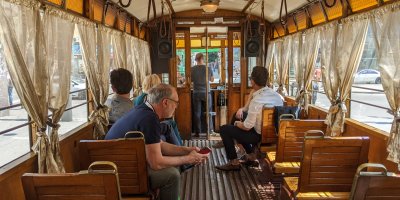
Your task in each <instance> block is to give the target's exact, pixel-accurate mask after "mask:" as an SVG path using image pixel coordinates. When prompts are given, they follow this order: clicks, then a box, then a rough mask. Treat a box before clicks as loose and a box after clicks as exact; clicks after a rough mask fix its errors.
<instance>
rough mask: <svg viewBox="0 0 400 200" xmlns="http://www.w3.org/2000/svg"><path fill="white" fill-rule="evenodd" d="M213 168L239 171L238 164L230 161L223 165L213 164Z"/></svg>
mask: <svg viewBox="0 0 400 200" xmlns="http://www.w3.org/2000/svg"><path fill="white" fill-rule="evenodd" d="M215 168H217V169H219V170H222V171H239V170H240V165H234V164H232V163H230V162H229V163H227V164H225V165H219V166H215Z"/></svg>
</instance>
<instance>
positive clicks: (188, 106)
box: [175, 88, 192, 140]
mask: <svg viewBox="0 0 400 200" xmlns="http://www.w3.org/2000/svg"><path fill="white" fill-rule="evenodd" d="M177 91H178V96H179V102H182V103H180V104H179V106H178V108H176V110H175V120H176V123H177V124H178V130H179V133H180V134H181V137H182V139H184V140H187V139H190V138H191V136H192V135H191V134H192V102H191V97H190V95H191V94H190V89H188V88H177Z"/></svg>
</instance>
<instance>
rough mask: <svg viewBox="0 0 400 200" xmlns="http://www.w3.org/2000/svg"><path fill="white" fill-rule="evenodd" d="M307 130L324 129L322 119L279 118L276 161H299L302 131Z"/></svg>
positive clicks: (301, 148)
mask: <svg viewBox="0 0 400 200" xmlns="http://www.w3.org/2000/svg"><path fill="white" fill-rule="evenodd" d="M308 130H320V131H325V130H326V124H325V123H324V120H299V119H281V120H280V122H279V135H278V137H279V139H278V145H277V151H276V162H301V160H302V155H303V143H304V133H305V132H306V131H308Z"/></svg>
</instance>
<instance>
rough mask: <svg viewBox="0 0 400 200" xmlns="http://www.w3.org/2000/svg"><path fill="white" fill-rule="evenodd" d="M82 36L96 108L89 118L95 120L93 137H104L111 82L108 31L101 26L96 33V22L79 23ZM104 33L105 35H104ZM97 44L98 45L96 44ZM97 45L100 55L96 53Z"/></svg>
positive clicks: (84, 56)
mask: <svg viewBox="0 0 400 200" xmlns="http://www.w3.org/2000/svg"><path fill="white" fill-rule="evenodd" d="M78 30H79V35H80V36H81V45H82V56H83V61H84V63H85V65H84V71H85V74H86V77H87V79H88V83H89V88H90V92H91V93H92V95H93V101H94V105H95V110H94V111H93V112H92V113H91V114H90V116H89V120H90V121H91V122H94V124H95V126H94V132H93V137H94V138H95V139H102V138H103V137H104V136H105V134H106V131H107V126H108V107H107V106H106V105H104V103H105V101H106V100H107V97H108V88H109V87H108V84H109V77H108V74H109V67H110V66H109V62H107V63H106V62H105V61H107V60H108V61H109V56H110V53H109V46H110V44H109V37H108V34H107V31H103V30H102V28H99V31H97V34H96V27H95V24H94V23H81V24H78ZM103 34H104V35H103ZM96 44H97V46H96ZM96 47H97V48H98V52H99V53H98V55H96Z"/></svg>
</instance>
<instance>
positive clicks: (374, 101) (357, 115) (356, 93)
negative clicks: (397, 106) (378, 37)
mask: <svg viewBox="0 0 400 200" xmlns="http://www.w3.org/2000/svg"><path fill="white" fill-rule="evenodd" d="M376 53H377V52H376V48H375V42H374V38H373V32H372V28H371V27H369V28H368V32H367V38H366V40H365V46H364V51H363V54H362V57H361V61H360V65H359V67H358V71H357V72H356V74H355V76H354V82H353V87H352V91H351V100H352V101H351V113H350V117H351V118H353V119H355V120H357V121H360V122H363V123H365V124H368V125H370V126H373V127H375V128H378V129H381V130H384V131H386V132H389V131H390V127H391V123H392V121H393V115H391V114H389V113H388V112H387V111H389V110H390V109H389V108H390V107H389V103H388V101H387V99H386V95H385V93H384V91H383V88H382V84H381V77H380V72H379V67H378V64H377V57H376ZM368 104H370V105H368ZM373 105H376V106H373Z"/></svg>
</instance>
